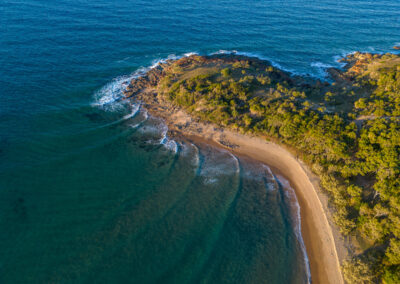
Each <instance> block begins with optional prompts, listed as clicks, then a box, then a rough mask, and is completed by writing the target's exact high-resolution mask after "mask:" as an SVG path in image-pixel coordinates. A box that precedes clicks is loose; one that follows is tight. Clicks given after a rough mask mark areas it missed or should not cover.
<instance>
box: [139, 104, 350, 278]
mask: <svg viewBox="0 0 400 284" xmlns="http://www.w3.org/2000/svg"><path fill="white" fill-rule="evenodd" d="M145 107H146V109H148V111H149V112H150V114H152V115H154V116H158V117H162V118H164V119H165V121H166V123H167V125H168V127H169V130H170V132H169V135H170V136H180V135H183V136H184V137H186V138H188V139H192V140H199V141H202V142H207V143H211V144H214V145H216V146H219V147H222V148H225V149H228V150H229V151H231V152H232V153H234V154H236V155H239V156H246V157H248V158H251V159H254V160H257V161H260V162H262V163H265V164H266V165H268V166H269V167H270V168H271V169H272V171H273V172H275V173H277V174H279V175H281V176H283V177H284V178H286V179H287V180H288V181H289V182H290V185H291V186H292V187H293V188H294V189H295V192H296V195H297V199H298V201H299V204H300V214H301V231H302V236H303V239H304V243H305V246H306V251H307V255H308V259H309V262H310V270H311V278H312V283H323V284H326V283H332V284H338V283H339V284H340V283H344V281H343V277H342V274H341V270H340V261H339V259H343V257H344V255H345V254H346V249H345V247H344V245H343V244H344V243H343V241H342V239H341V236H340V234H339V233H338V231H337V229H336V228H333V227H332V224H330V222H329V220H328V219H329V217H330V212H329V210H328V208H327V201H326V196H324V194H322V193H321V192H320V191H319V188H318V178H317V177H315V176H314V175H313V174H312V173H311V171H310V170H309V169H307V167H306V166H305V165H304V164H303V163H302V162H301V161H300V160H298V159H297V158H296V157H294V156H293V155H292V154H291V153H290V152H289V151H288V150H286V149H284V148H283V147H282V146H279V145H277V144H275V143H271V142H268V141H267V140H266V139H263V138H261V137H251V136H249V135H243V134H240V133H237V132H234V131H231V130H226V129H222V128H219V127H216V126H214V125H212V124H207V123H202V122H200V121H198V120H196V119H192V118H191V117H190V116H189V115H188V114H186V113H184V112H183V111H181V110H178V109H175V108H173V107H171V106H168V104H167V103H166V104H164V103H162V104H160V103H159V102H158V103H157V104H154V103H150V104H145ZM339 256H340V258H339Z"/></svg>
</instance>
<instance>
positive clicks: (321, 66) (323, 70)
mask: <svg viewBox="0 0 400 284" xmlns="http://www.w3.org/2000/svg"><path fill="white" fill-rule="evenodd" d="M311 66H312V67H314V68H315V69H317V72H318V74H319V75H320V76H322V77H326V76H327V75H328V73H327V69H328V68H332V67H334V66H333V65H331V64H326V63H323V62H320V61H317V62H312V63H311Z"/></svg>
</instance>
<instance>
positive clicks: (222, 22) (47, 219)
mask: <svg viewBox="0 0 400 284" xmlns="http://www.w3.org/2000/svg"><path fill="white" fill-rule="evenodd" d="M399 30H400V2H398V1H354V0H347V1H333V0H323V1H300V0H289V1H243V0H242V1H239V0H233V1H164V0H162V1H139V0H132V1H96V3H90V2H88V1H83V0H70V1H40V0H36V1H35V0H24V1H22V0H21V1H10V0H3V1H1V2H0V283H198V282H201V283H224V282H225V283H306V282H307V281H308V277H309V276H308V269H307V261H306V260H305V255H304V253H303V249H302V240H301V236H300V235H299V232H298V225H299V223H298V219H297V217H298V215H297V214H296V213H297V211H296V202H295V198H294V197H293V192H292V191H291V190H290V187H288V186H284V185H285V183H284V181H283V180H281V183H282V185H281V186H279V185H278V183H277V181H278V180H277V178H276V177H274V175H273V174H271V173H270V172H269V170H268V168H267V167H265V166H264V165H261V164H257V163H253V162H250V161H246V160H243V159H241V158H237V157H233V156H232V155H230V154H229V153H227V152H224V151H221V150H218V149H214V148H211V147H209V146H207V145H200V144H199V145H197V144H196V145H193V144H191V143H190V142H189V141H174V140H171V139H168V137H165V135H164V134H165V131H166V129H165V126H164V125H163V123H162V121H159V120H157V119H156V118H153V117H150V116H148V115H147V113H146V110H145V109H143V108H141V107H139V106H137V105H135V106H130V105H127V104H122V103H118V102H114V100H115V98H117V97H118V96H119V95H120V90H121V89H122V88H123V86H124V83H125V82H126V81H127V80H128V79H129V78H130V77H132V76H137V75H138V74H140V71H141V70H142V71H143V70H144V69H143V68H144V67H147V66H151V65H152V64H154V63H155V62H156V61H157V60H160V59H163V58H167V57H168V56H170V57H171V56H182V55H184V54H185V53H188V52H198V53H201V54H209V53H213V52H218V51H221V50H227V51H232V50H236V51H238V52H243V53H248V54H254V55H257V56H259V57H262V58H266V59H269V60H272V61H273V62H274V63H275V64H277V65H278V66H281V67H282V68H284V69H286V70H290V71H292V72H295V73H300V74H311V75H312V76H316V77H321V78H322V77H323V76H324V68H325V67H327V66H339V65H338V64H337V63H336V62H335V59H337V58H338V56H341V55H344V54H346V53H349V52H352V51H355V50H362V51H372V52H386V51H392V50H391V47H392V46H393V45H394V44H397V43H399V42H400V33H399Z"/></svg>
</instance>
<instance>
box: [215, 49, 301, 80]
mask: <svg viewBox="0 0 400 284" xmlns="http://www.w3.org/2000/svg"><path fill="white" fill-rule="evenodd" d="M218 54H234V55H243V56H247V57H255V58H258V59H261V60H266V61H268V62H270V63H271V65H272V66H274V67H276V68H279V69H280V70H283V71H286V72H289V73H292V74H295V75H301V73H298V72H296V71H295V70H293V69H289V68H284V67H283V66H282V65H280V64H279V63H278V62H276V61H273V60H271V58H269V57H266V56H263V55H261V54H259V53H253V52H244V51H237V50H224V49H220V50H218V51H216V52H213V53H211V55H218Z"/></svg>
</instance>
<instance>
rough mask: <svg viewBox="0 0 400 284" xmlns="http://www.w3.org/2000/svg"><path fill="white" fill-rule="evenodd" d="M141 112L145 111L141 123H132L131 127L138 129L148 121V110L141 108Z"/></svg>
mask: <svg viewBox="0 0 400 284" xmlns="http://www.w3.org/2000/svg"><path fill="white" fill-rule="evenodd" d="M139 112H140V113H143V120H142V121H140V122H139V123H135V124H132V125H130V127H132V128H134V129H136V128H138V127H139V126H141V125H142V124H143V123H144V122H146V121H147V119H148V118H149V115H148V114H147V111H146V110H145V109H143V108H140V109H139Z"/></svg>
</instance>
